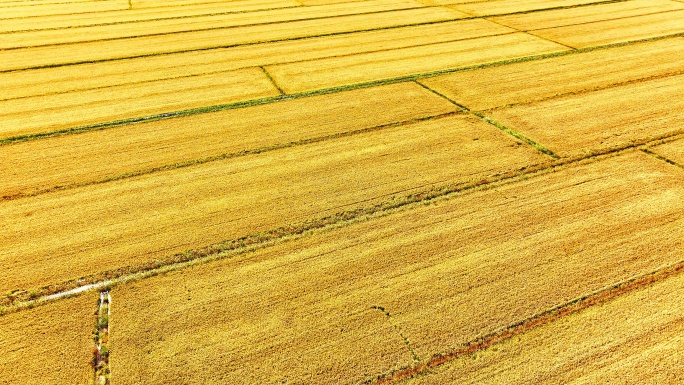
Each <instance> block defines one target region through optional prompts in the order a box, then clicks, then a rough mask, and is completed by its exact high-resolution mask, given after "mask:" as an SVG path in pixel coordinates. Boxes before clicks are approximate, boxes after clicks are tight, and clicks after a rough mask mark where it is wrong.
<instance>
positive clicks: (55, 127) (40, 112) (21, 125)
mask: <svg viewBox="0 0 684 385" xmlns="http://www.w3.org/2000/svg"><path fill="white" fill-rule="evenodd" d="M278 95H280V92H279V91H278V89H277V88H276V87H275V86H274V85H273V83H272V82H271V81H270V80H269V78H268V76H266V74H264V72H263V71H262V70H261V69H258V68H247V69H242V70H236V71H232V72H225V73H215V74H209V75H201V76H193V77H185V78H177V79H167V80H159V81H154V82H142V83H135V84H127V85H120V86H114V87H107V88H97V89H92V90H85V91H74V92H69V93H64V94H62V93H59V94H51V95H43V96H33V97H26V98H19V99H10V100H4V101H0V119H2V121H3V123H4V124H3V126H2V127H0V139H6V138H12V137H17V136H23V135H33V134H47V133H51V132H55V131H65V130H70V129H74V128H79V127H84V126H91V125H98V124H107V123H110V122H113V121H121V120H124V121H125V120H134V119H136V118H142V117H146V116H151V115H159V114H163V113H174V112H177V111H182V110H189V109H193V108H201V107H207V106H213V105H220V104H230V103H236V102H243V101H248V100H254V99H261V98H267V97H274V96H278Z"/></svg>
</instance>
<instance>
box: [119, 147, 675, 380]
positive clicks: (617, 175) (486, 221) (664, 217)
mask: <svg viewBox="0 0 684 385" xmlns="http://www.w3.org/2000/svg"><path fill="white" fill-rule="evenodd" d="M682 181H684V174H682V173H681V172H680V171H679V170H678V169H677V168H675V167H672V166H671V165H668V164H666V163H664V162H660V161H658V160H656V159H654V158H652V157H650V156H648V155H646V154H643V153H640V152H635V153H630V154H626V155H624V156H618V157H614V158H610V159H607V160H604V161H602V162H591V163H588V164H583V165H578V166H574V167H567V168H564V169H562V170H559V171H557V172H553V173H548V174H545V175H541V176H538V177H534V178H530V179H528V180H525V181H523V182H520V183H516V184H509V185H505V186H500V187H497V188H495V189H492V190H488V191H479V192H472V193H468V194H463V195H460V196H454V197H452V198H450V199H447V200H443V201H440V202H436V203H434V204H432V205H428V206H423V205H419V206H412V207H408V208H405V209H403V210H399V211H397V212H394V213H390V214H388V215H386V216H380V217H375V218H369V219H367V220H365V221H361V222H358V223H354V224H350V225H348V226H344V227H339V228H335V229H329V230H324V231H320V232H316V233H313V234H310V235H308V236H304V237H302V238H300V239H295V240H290V241H287V242H283V243H280V244H278V245H275V246H273V247H269V248H265V249H262V250H258V251H255V252H253V253H245V254H241V255H237V256H234V257H232V258H230V259H227V260H223V261H217V262H213V263H211V264H208V265H203V266H196V267H194V268H193V269H188V270H184V271H179V272H173V273H170V274H169V275H167V276H157V277H153V278H150V279H148V280H146V281H144V282H139V283H133V284H130V285H129V284H125V285H122V286H119V287H117V288H116V289H115V290H114V292H113V295H114V296H115V297H116V298H118V303H122V305H120V306H119V307H118V308H117V317H116V322H115V323H113V330H115V331H116V332H115V333H113V334H112V343H113V344H115V345H116V346H118V350H117V353H116V354H115V355H113V356H112V361H113V362H115V363H116V365H115V366H113V369H114V370H116V371H117V378H118V381H121V382H122V383H125V384H127V383H135V382H136V381H137V379H138V378H140V376H142V377H146V378H154V379H155V381H156V382H169V381H171V379H173V378H176V377H177V376H180V375H181V374H182V376H183V378H184V380H185V381H187V382H188V383H212V382H214V381H215V382H217V383H225V382H238V383H265V382H276V381H286V380H287V381H290V382H295V383H301V382H306V383H314V384H315V383H330V382H335V383H358V382H360V381H363V380H367V379H373V378H374V377H375V376H378V375H383V374H387V373H388V372H390V371H391V370H393V369H394V368H397V367H398V366H399V367H400V366H401V365H406V364H407V363H408V364H411V365H417V364H419V363H420V362H425V361H426V360H428V359H429V358H431V357H432V356H433V355H436V354H439V353H445V352H446V353H448V352H449V351H451V349H454V348H455V347H459V346H461V344H464V343H468V342H470V341H472V340H474V339H476V338H477V337H479V336H482V335H486V334H487V333H491V332H493V331H496V330H500V329H501V328H505V327H507V326H508V325H511V324H515V323H517V322H521V321H524V320H525V319H527V318H529V317H532V316H534V315H536V314H538V313H540V312H543V311H545V310H546V309H549V308H552V307H554V306H558V305H562V304H565V303H566V302H568V301H570V300H573V299H574V298H577V297H580V296H582V295H584V294H586V293H588V292H591V291H593V290H599V289H601V288H604V287H606V286H610V285H613V284H615V283H616V282H620V281H622V280H625V279H628V278H631V277H633V276H636V275H640V274H646V273H649V272H650V271H652V270H656V269H658V268H659V267H661V266H662V265H664V264H668V263H672V262H676V261H679V260H681V252H682V243H681V240H680V239H678V238H676V237H672V236H671V235H672V234H674V233H677V232H680V231H681V230H682V229H683V228H684V222H683V221H682V219H681V218H679V213H680V212H681V210H682V209H683V208H684V203H683V202H684V199H682V198H683V197H684V187H683V186H684V184H682ZM653 202H661V203H662V204H658V205H654V204H653ZM626 217H628V218H630V219H629V220H628V221H627V222H626V221H625V218H626ZM373 312H377V313H376V314H377V315H378V316H379V318H373ZM140 314H146V315H145V316H143V317H141V316H140ZM360 320H363V321H362V322H359V321H360ZM383 322H386V324H385V325H386V326H392V328H389V327H388V328H387V329H384V328H383V326H382V323H383ZM352 336H355V337H352ZM585 338H586V336H585ZM402 340H403V343H402ZM360 346H363V348H360ZM388 347H390V349H391V350H390V351H387V350H385V349H387V348H388ZM212 353H213V354H212ZM216 359H218V360H219V361H221V362H225V363H226V364H225V365H222V366H220V367H215V370H213V371H212V373H207V371H206V370H205V368H206V367H207V366H208V365H211V364H210V363H211V362H215V360H216Z"/></svg>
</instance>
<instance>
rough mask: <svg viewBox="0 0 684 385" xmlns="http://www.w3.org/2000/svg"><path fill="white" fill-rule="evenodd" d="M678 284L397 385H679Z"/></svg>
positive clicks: (681, 323) (683, 326)
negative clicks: (616, 384)
mask: <svg viewBox="0 0 684 385" xmlns="http://www.w3.org/2000/svg"><path fill="white" fill-rule="evenodd" d="M682 287H684V277H682V276H681V275H679V276H675V277H671V278H669V279H667V280H665V281H663V282H658V283H655V284H653V285H651V286H648V287H645V288H643V289H641V290H638V291H634V292H631V293H628V294H624V295H622V296H620V297H618V298H616V299H614V300H613V301H610V302H608V303H605V304H603V305H601V306H596V307H594V308H590V309H587V310H585V311H583V312H581V313H579V314H574V315H571V316H568V317H566V318H563V319H559V320H556V321H555V322H553V323H551V324H548V325H545V326H543V327H540V328H539V329H537V330H532V331H530V332H528V333H526V334H524V335H522V336H518V337H516V338H514V339H511V340H508V341H506V342H503V343H501V344H497V345H495V346H492V347H490V348H489V349H487V350H485V351H482V352H477V353H474V354H471V355H467V356H464V357H462V358H459V359H457V360H455V361H453V362H449V363H448V364H445V365H444V366H443V367H438V368H434V369H432V370H431V371H430V372H429V373H425V374H423V375H420V376H417V377H416V378H414V379H412V380H409V381H406V382H402V383H405V384H411V385H418V384H421V385H422V384H446V383H454V382H458V383H459V384H483V385H484V384H502V383H506V384H512V385H515V384H529V383H563V384H578V385H579V384H600V383H604V384H605V383H629V384H656V383H657V384H677V383H680V382H681V381H682V380H684V377H682V372H681V370H680V368H681V366H682V363H684V357H682V349H684V339H683V338H682V334H683V333H684V319H683V318H682V314H681V312H679V311H677V310H676V309H681V307H682V305H684V303H682V298H684V293H683V292H682Z"/></svg>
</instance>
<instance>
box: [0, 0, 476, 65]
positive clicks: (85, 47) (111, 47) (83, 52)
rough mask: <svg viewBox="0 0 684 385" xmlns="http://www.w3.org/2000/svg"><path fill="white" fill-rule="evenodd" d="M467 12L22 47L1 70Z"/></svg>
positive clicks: (429, 11) (417, 12) (8, 54)
mask: <svg viewBox="0 0 684 385" xmlns="http://www.w3.org/2000/svg"><path fill="white" fill-rule="evenodd" d="M465 16H466V15H465V14H463V13H461V12H458V11H456V10H453V9H449V8H417V9H408V10H399V11H391V12H381V13H372V14H366V15H350V16H340V17H335V18H324V19H315V20H300V21H293V22H289V23H277V24H266V25H252V26H243V27H237V28H223V29H217V30H208V31H191V32H179V33H174V34H169V35H158V36H142V37H131V38H122V39H116V40H105V41H94V42H81V43H71V44H61V45H55V46H44V47H28V48H17V49H13V50H10V51H5V52H2V57H3V60H2V63H1V64H0V71H9V70H20V69H27V68H40V67H49V66H60V65H71V64H77V63H88V62H95V61H107V60H113V59H124V58H131V57H141V56H148V55H161V54H168V53H174V52H188V51H193V50H207V49H213V48H221V47H230V46H235V45H244V44H257V43H264V42H269V41H281V40H292V39H302V38H308V37H315V36H324V35H332V34H343V33H349V32H358V31H363V30H377V29H383V28H394V27H400V26H406V25H416V24H422V23H430V22H437V21H447V20H455V19H461V18H463V17H465Z"/></svg>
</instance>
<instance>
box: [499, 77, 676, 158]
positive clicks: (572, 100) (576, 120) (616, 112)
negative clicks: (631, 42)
mask: <svg viewBox="0 0 684 385" xmlns="http://www.w3.org/2000/svg"><path fill="white" fill-rule="evenodd" d="M682 86H684V75H677V76H669V77H663V78H658V79H654V80H647V81H642V82H638V83H634V84H628V85H624V86H619V87H612V88H607V89H603V90H598V91H594V92H587V93H581V94H577V95H567V96H562V97H559V98H556V99H550V100H546V101H541V102H536V103H531V104H526V105H519V106H513V107H510V108H502V109H497V110H493V111H491V112H486V114H487V115H488V116H490V117H491V118H493V119H494V120H496V121H498V122H499V123H501V124H503V125H504V126H506V127H508V128H510V129H513V130H516V131H517V132H521V133H523V134H524V135H526V136H527V137H529V138H531V139H532V140H534V141H536V142H537V143H540V144H542V145H543V146H545V147H546V148H548V149H550V150H551V151H553V152H555V153H556V154H558V155H561V156H568V157H570V156H579V155H583V154H590V153H596V152H605V151H609V150H611V149H614V148H622V147H626V146H630V145H634V144H639V143H645V142H647V141H649V140H654V139H658V138H659V137H663V136H668V135H675V134H678V133H680V132H681V130H682V123H683V122H684V115H682V114H681V113H680V112H679V111H681V109H682V108H683V107H684V101H683V100H682V99H681V98H679V97H678V96H677V95H679V93H680V92H681V89H682Z"/></svg>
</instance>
